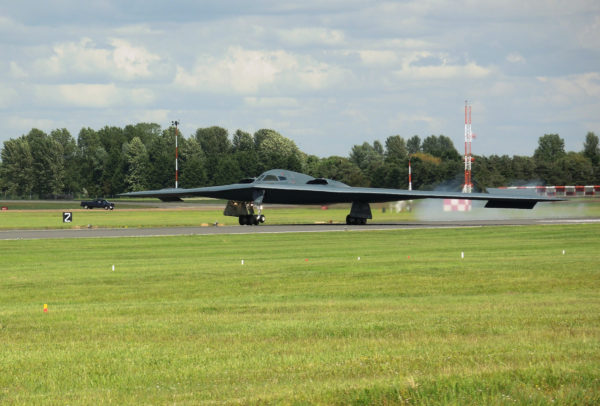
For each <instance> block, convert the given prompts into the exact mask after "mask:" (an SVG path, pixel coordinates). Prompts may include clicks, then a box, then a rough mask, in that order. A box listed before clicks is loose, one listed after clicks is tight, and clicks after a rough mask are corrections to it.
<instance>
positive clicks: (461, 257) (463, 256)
mask: <svg viewBox="0 0 600 406" xmlns="http://www.w3.org/2000/svg"><path fill="white" fill-rule="evenodd" d="M460 259H465V253H464V251H463V252H461V253H460Z"/></svg>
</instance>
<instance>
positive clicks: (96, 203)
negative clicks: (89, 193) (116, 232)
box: [81, 199, 115, 210]
mask: <svg viewBox="0 0 600 406" xmlns="http://www.w3.org/2000/svg"><path fill="white" fill-rule="evenodd" d="M81 207H83V208H84V209H90V210H91V209H93V208H94V207H95V208H100V209H104V210H113V209H114V208H115V204H114V203H111V202H109V201H108V200H105V199H96V200H88V201H83V202H81Z"/></svg>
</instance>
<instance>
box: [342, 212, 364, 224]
mask: <svg viewBox="0 0 600 406" xmlns="http://www.w3.org/2000/svg"><path fill="white" fill-rule="evenodd" d="M346 224H348V225H349V226H364V225H365V224H367V219H366V218H363V217H352V216H351V215H349V214H348V215H347V216H346Z"/></svg>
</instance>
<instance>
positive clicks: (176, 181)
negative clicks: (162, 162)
mask: <svg viewBox="0 0 600 406" xmlns="http://www.w3.org/2000/svg"><path fill="white" fill-rule="evenodd" d="M171 125H173V126H175V189H177V188H178V187H179V167H178V162H177V161H178V160H179V159H178V158H179V150H178V147H177V126H178V125H179V121H171Z"/></svg>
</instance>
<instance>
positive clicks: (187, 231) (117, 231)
mask: <svg viewBox="0 0 600 406" xmlns="http://www.w3.org/2000/svg"><path fill="white" fill-rule="evenodd" d="M587 223H600V218H582V219H574V218H566V219H518V220H460V221H418V222H404V223H394V224H389V223H388V224H384V223H370V224H367V225H363V226H348V225H345V224H289V225H264V224H263V225H259V226H222V227H215V226H209V227H165V228H92V229H77V230H65V229H61V230H5V231H0V240H33V239H46V238H114V237H159V236H175V235H211V234H260V233H273V234H274V233H317V232H345V231H374V230H398V229H415V228H448V227H450V228H458V227H493V226H527V225H543V224H555V225H556V224H587Z"/></svg>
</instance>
